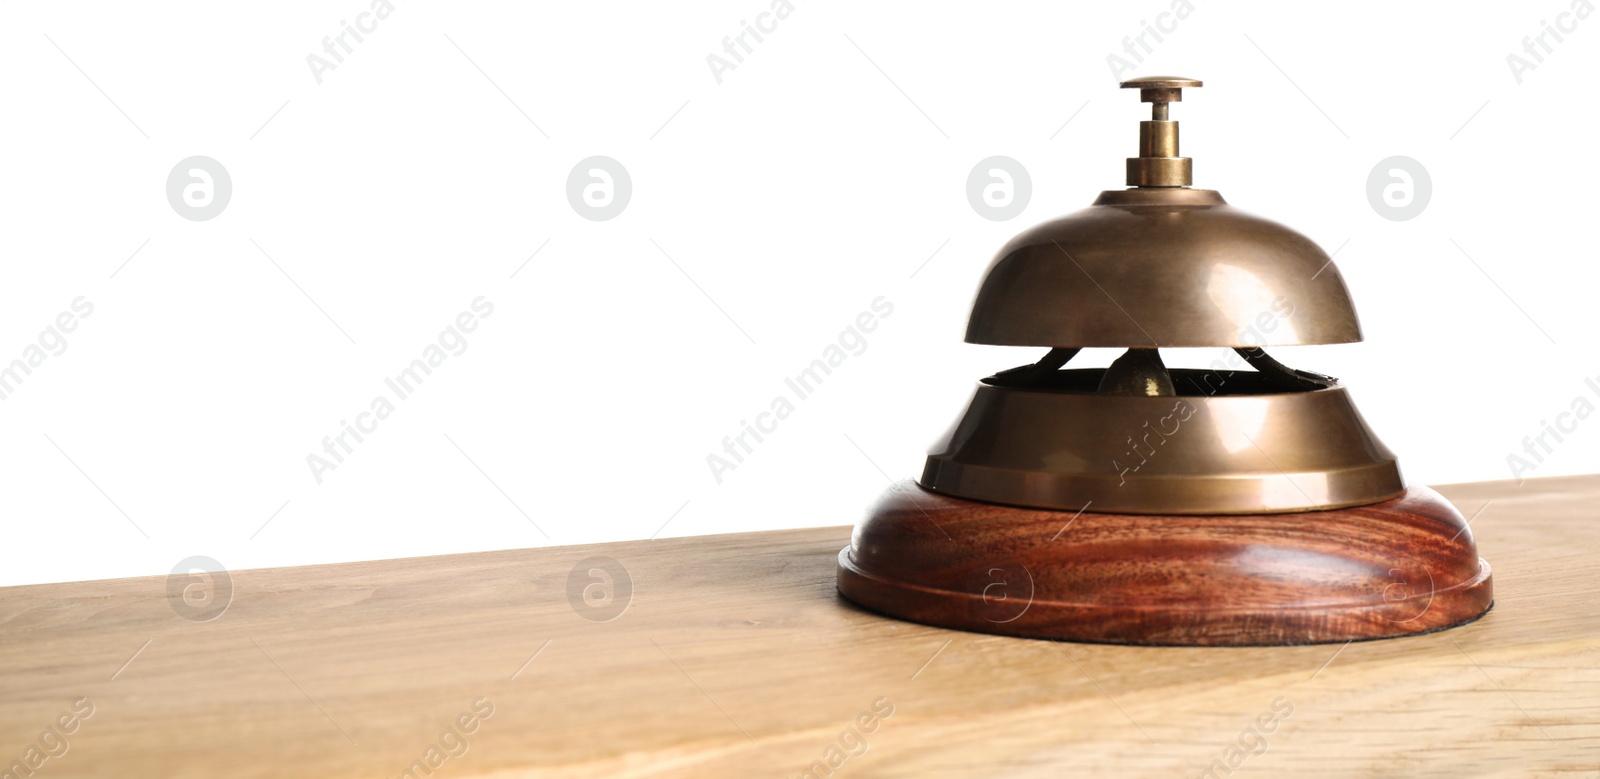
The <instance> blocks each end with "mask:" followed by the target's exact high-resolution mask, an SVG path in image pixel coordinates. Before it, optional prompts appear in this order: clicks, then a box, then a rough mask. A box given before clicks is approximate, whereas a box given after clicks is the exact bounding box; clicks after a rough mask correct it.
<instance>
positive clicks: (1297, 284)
mask: <svg viewBox="0 0 1600 779" xmlns="http://www.w3.org/2000/svg"><path fill="white" fill-rule="evenodd" d="M966 340H967V342H968V343H976V344H997V345H1007V346H1046V347H1124V348H1156V347H1188V346H1224V347H1261V346H1290V345H1302V344H1339V343H1352V342H1355V341H1360V340H1361V325H1360V323H1359V321H1358V320H1357V318H1356V311H1355V306H1354V304H1353V303H1352V302H1351V298H1350V292H1349V290H1348V289H1346V287H1345V284H1344V279H1343V278H1341V277H1340V275H1339V270H1338V268H1336V267H1334V265H1333V264H1332V260H1331V259H1329V257H1328V255H1327V253H1326V252H1324V251H1323V250H1322V249H1321V248H1319V247H1318V246H1317V245H1316V244H1315V243H1314V242H1312V241H1311V240H1310V239H1309V238H1306V237H1305V236H1303V235H1301V234H1299V233H1297V232H1295V231H1294V230H1291V229H1289V228H1287V227H1284V226H1283V225H1280V224H1278V223H1277V222H1273V221H1270V220H1267V219H1262V218H1260V217H1256V216H1252V215H1250V214H1248V213H1245V212H1244V211H1240V210H1239V209H1236V208H1234V207H1233V206H1230V205H1228V203H1227V202H1226V201H1224V200H1223V199H1222V196H1221V195H1220V194H1218V193H1217V192H1215V191H1213V190H1204V189H1188V188H1179V187H1157V188H1141V189H1128V190H1114V191H1108V192H1103V193H1101V194H1100V197H1099V198H1097V199H1096V200H1095V202H1094V204H1093V205H1091V206H1089V207H1088V208H1085V209H1082V210H1080V211H1078V212H1076V213H1073V214H1069V215H1067V216H1065V217H1062V218H1059V219H1056V220H1053V221H1050V222H1046V223H1044V224H1041V225H1039V226H1037V227H1034V228H1032V229H1030V230H1028V231H1026V232H1024V233H1022V234H1021V235H1018V236H1017V237H1016V238H1014V239H1012V240H1011V242H1010V243H1008V244H1006V246H1005V247H1004V248H1002V249H1001V250H1000V253H999V255H998V256H997V257H996V259H995V261H994V262H993V263H992V264H991V265H990V266H989V270H988V273H987V275H986V276H985V278H984V280H983V284H982V286H981V287H980V288H979V289H978V295H977V299H976V300H975V301H974V303H973V306H972V317H971V319H970V320H969V321H968V324H967V335H966Z"/></svg>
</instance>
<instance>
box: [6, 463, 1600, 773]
mask: <svg viewBox="0 0 1600 779" xmlns="http://www.w3.org/2000/svg"><path fill="white" fill-rule="evenodd" d="M1440 491H1441V492H1442V493H1443V494H1444V495H1445V496H1446V497H1447V498H1449V499H1450V500H1452V501H1453V502H1454V503H1455V505H1456V506H1457V507H1459V508H1460V509H1461V511H1462V513H1463V514H1464V515H1465V516H1467V517H1469V518H1471V519H1472V529H1473V531H1474V532H1475V533H1476V534H1477V537H1478V543H1479V546H1480V549H1481V550H1482V552H1483V554H1484V556H1485V557H1487V558H1489V559H1491V560H1492V561H1493V562H1494V566H1495V582H1496V606H1495V608H1494V610H1493V611H1491V612H1490V613H1489V614H1488V615H1487V616H1486V617H1484V618H1483V619H1482V620H1479V621H1478V622H1475V623H1472V624H1470V625H1467V626H1465V627H1462V628H1460V629H1457V630H1451V631H1445V632H1442V633H1434V634H1429V635H1424V636H1417V637H1411V638H1400V639H1393V640H1387V641H1376V642H1357V643H1351V644H1347V645H1316V646H1297V647H1280V648H1267V647H1250V648H1151V647H1120V646H1104V645H1084V644H1069V643H1057V642H1051V641H1041V640H1030V639H1019V638H1004V637H998V636H990V635H982V634H975V633H963V632H955V631H949V630H941V629H937V628H931V627H925V626H921V625H915V624H911V623H906V622H900V621H896V620H892V619H887V618H883V617H879V616H876V615H873V614H870V613H867V612H865V611H862V610H859V609H856V608H855V607H853V606H851V605H849V604H848V603H846V602H844V601H842V600H841V599H840V598H839V596H838V594H837V593H836V591H835V585H834V566H835V560H836V558H837V555H838V552H839V550H840V548H841V547H843V546H844V544H845V543H846V541H847V538H848V528H846V527H830V528H819V529H810V530H795V531H780V532H768V533H751V534H740V535H728V536H717V537H704V538H686V539H672V540H660V541H650V542H629V543H619V544H608V545H596V546H584V547H559V548H549V549H534V550H517V551H506V552H493V553H485V554H472V555H455V556H448V557H434V558H417V559H407V560H393V561H384V562H372V563H355V564H344V565H327V566H315V567H307V568H282V569H266V570H252V571H236V572H233V573H232V575H231V589H232V596H231V603H230V605H229V607H228V609H227V610H226V612H225V613H223V614H222V615H221V616H218V617H217V618H215V619H212V620H210V621H207V622H195V621H191V620H189V619H186V618H184V617H183V616H181V615H180V613H179V612H180V611H182V609H181V608H175V606H181V604H182V603H183V600H182V593H181V592H179V591H177V590H170V591H169V586H168V582H167V581H166V577H149V578H140V579H125V580H117V581H99V582H80V583H72V584H59V585H42V586H30V587H13V588H5V589H0V775H4V773H5V772H6V771H10V772H12V773H13V774H15V775H17V776H30V774H29V773H28V772H29V771H31V776H30V779H32V777H41V778H43V779H52V778H54V777H71V776H119V777H202V776H203V777H215V776H227V777H253V776H296V777H324V776H326V777H335V776H369V777H394V776H402V775H406V772H407V771H408V770H410V771H412V772H413V773H412V775H415V776H432V777H521V776H553V777H601V776H605V777H612V776H616V777H635V776H682V777H719V776H729V777H750V776H773V777H796V776H802V775H813V776H829V775H830V774H829V773H828V771H831V776H832V777H872V776H888V777H957V776H1026V777H1059V776H1118V777H1123V776H1201V775H1207V776H1230V775H1231V776H1286V775H1293V776H1405V777H1416V776H1449V777H1459V776H1506V777H1527V776H1540V777H1543V776H1567V777H1594V776H1597V775H1600V597H1597V596H1600V564H1597V562H1596V559H1595V558H1596V555H1595V552H1596V547H1597V545H1600V544H1597V540H1596V539H1597V537H1600V535H1597V534H1600V528H1597V527H1596V519H1597V514H1600V509H1597V508H1596V507H1597V506H1600V477H1578V478H1561V479H1544V480H1529V481H1528V482H1527V483H1526V484H1524V485H1522V486H1520V487H1519V486H1517V485H1515V484H1511V483H1504V482H1502V483H1491V484H1476V485H1457V486H1450V487H1444V488H1440ZM863 508H865V507H863ZM852 519H853V518H852ZM13 552H14V553H16V550H13ZM608 569H609V570H610V573H604V572H605V571H607V570H608ZM574 570H576V571H577V573H576V575H574V574H573V571H574ZM591 571H593V572H595V573H593V575H591ZM180 584H181V583H180ZM191 584H194V583H193V582H191ZM219 585H220V582H219V581H214V582H212V583H211V585H210V586H211V587H213V588H214V590H213V591H214V592H218V593H220V592H221V590H222V588H221V587H220V586H219ZM586 587H587V588H588V593H587V595H588V597H589V598H590V600H588V601H585V600H584V597H585V592H584V590H585V588H586ZM630 590H631V594H629V592H628V591H630ZM192 594H193V593H191V595H192ZM608 594H609V596H610V597H611V600H610V601H609V602H607V601H606V596H607V595H608ZM574 604H576V605H574ZM619 604H626V609H625V610H621V613H620V614H617V613H616V612H617V611H618V609H619ZM590 617H593V618H596V619H603V618H606V617H613V618H611V619H610V620H609V621H596V619H590ZM30 750H31V751H30ZM1230 762H1231V763H1232V764H1233V765H1234V766H1236V767H1235V768H1233V769H1232V770H1231V773H1230V772H1229V770H1228V765H1229V763H1230ZM429 763H432V764H433V765H432V766H430V765H429ZM1208 770H1211V773H1209V774H1207V773H1206V772H1207V771H1208ZM428 771H431V774H429V773H427V772H428ZM808 771H810V772H811V773H810V774H807V772H808Z"/></svg>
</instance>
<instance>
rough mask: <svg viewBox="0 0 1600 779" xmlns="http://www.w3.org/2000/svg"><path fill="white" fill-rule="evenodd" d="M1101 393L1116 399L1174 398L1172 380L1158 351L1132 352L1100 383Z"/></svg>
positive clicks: (1109, 370) (1127, 352)
mask: <svg viewBox="0 0 1600 779" xmlns="http://www.w3.org/2000/svg"><path fill="white" fill-rule="evenodd" d="M1099 391H1100V392H1102V393H1108V394H1113V395H1146V396H1156V395H1173V394H1176V392H1175V391H1174V390H1173V389H1172V376H1171V375H1169V374H1168V373H1167V366H1166V365H1164V364H1162V362H1161V352H1159V351H1157V350H1155V349H1129V350H1128V351H1126V352H1124V353H1123V355H1122V356H1121V357H1118V358H1117V359H1116V362H1113V363H1111V367H1109V368H1106V375H1105V376H1103V377H1101V379H1100V388H1099Z"/></svg>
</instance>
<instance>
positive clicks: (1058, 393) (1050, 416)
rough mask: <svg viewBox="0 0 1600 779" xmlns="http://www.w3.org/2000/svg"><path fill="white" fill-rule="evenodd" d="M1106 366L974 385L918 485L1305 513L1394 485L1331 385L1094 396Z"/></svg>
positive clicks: (1391, 470) (1129, 504) (952, 491)
mask: <svg viewBox="0 0 1600 779" xmlns="http://www.w3.org/2000/svg"><path fill="white" fill-rule="evenodd" d="M1104 374H1105V371H1103V370H1072V371H1049V372H1045V373H1036V372H1028V371H1021V372H1010V373H1007V374H1000V375H998V376H992V377H990V378H988V379H985V380H984V381H982V382H980V383H979V385H978V389H977V392H976V393H975V394H974V396H973V398H972V402H971V404H970V405H969V406H968V408H967V411H966V414H965V415H963V416H962V418H961V420H960V421H959V422H957V423H956V425H955V426H954V427H953V428H952V429H951V430H950V432H948V433H946V434H945V436H944V438H943V439H941V440H940V442H939V443H937V444H935V445H934V447H933V451H932V453H930V454H929V455H928V460H927V466H926V467H925V469H924V470H923V472H922V478H921V479H920V483H921V485H922V486H923V487H925V488H926V489H928V490H931V491H933V492H937V493H943V494H946V495H952V496H957V497H962V498H967V499H969V500H981V501H988V502H992V503H1004V504H1009V505H1013V506H1027V507H1031V508H1044V509H1058V510H1066V511H1077V510H1079V509H1086V510H1088V511H1096V512H1115V513H1124V514H1270V513H1281V512H1292V511H1311V510H1316V509H1329V508H1339V507H1344V506H1356V505H1361V504H1366V503H1376V502H1379V501H1383V500H1388V499H1390V498H1393V497H1395V496H1397V495H1399V494H1400V493H1401V492H1403V491H1404V490H1405V483H1404V482H1403V481H1402V480H1401V478H1400V469H1399V467H1398V465H1397V464H1396V461H1395V456H1394V454H1393V453H1392V452H1390V451H1389V449H1388V448H1387V447H1385V446H1384V445H1383V443H1382V442H1380V441H1379V440H1378V438H1377V436H1375V435H1373V433H1372V430H1371V429H1370V428H1368V427H1367V424H1366V422H1365V421H1364V420H1363V419H1362V418H1361V414H1360V412H1358V411H1357V410H1356V407H1355V405H1354V404H1353V403H1352V402H1351V401H1350V395H1349V392H1348V391H1346V390H1345V388H1344V387H1342V386H1339V385H1338V384H1334V383H1330V384H1329V385H1328V386H1324V387H1321V388H1318V389H1313V390H1304V391H1296V390H1289V391H1285V390H1282V389H1280V388H1277V387H1274V386H1272V384H1271V383H1270V381H1269V379H1268V378H1267V377H1266V376H1265V375H1264V374H1260V373H1256V372H1253V371H1231V370H1218V371H1212V370H1173V371H1170V374H1171V382H1172V386H1173V387H1174V388H1175V390H1176V394H1163V395H1130V394H1106V393H1102V392H1100V391H1098V389H1097V387H1098V386H1099V385H1100V384H1101V379H1102V377H1103V376H1104ZM1019 376H1023V377H1028V378H1026V379H1024V378H1018V377H1019Z"/></svg>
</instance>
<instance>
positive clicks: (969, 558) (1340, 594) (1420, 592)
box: [838, 481, 1494, 646]
mask: <svg viewBox="0 0 1600 779" xmlns="http://www.w3.org/2000/svg"><path fill="white" fill-rule="evenodd" d="M838 574H839V577H838V584H839V592H840V593H841V594H843V595H844V596H845V597H846V598H848V599H850V600H852V601H854V602H856V603H858V604H860V605H862V606H865V607H866V608H868V609H871V610H873V611H877V612H881V613H883V614H888V615H890V616H895V617H900V618H902V619H907V620H911V621H913V622H921V623H924V624H928V625H935V626H939V627H947V628H955V629H960V630H971V631H977V632H981V633H997V634H1002V635H1012V636H1027V637H1034V638H1052V639H1063V640H1070V641H1086V642H1096V643H1114V644H1149V645H1173V646H1259V645H1286V644H1314V643H1330V642H1345V641H1351V640H1364V639H1376V638H1391V637H1396V636H1406V635H1415V634H1418V633H1428V632H1432V631H1435V630H1442V629H1444V628H1449V627H1454V626H1456V625H1460V624H1463V623H1466V622H1471V621H1472V620H1475V619H1477V618H1478V617H1480V616H1482V615H1483V614H1484V613H1485V612H1487V611H1488V610H1489V607H1490V606H1491V605H1493V601H1494V586H1493V582H1492V580H1491V577H1490V572H1489V564H1488V563H1487V562H1485V561H1483V560H1481V559H1479V557H1478V552H1477V545H1476V544H1475V543H1474V541H1473V539H1472V531H1471V530H1470V529H1468V528H1467V524H1466V522H1465V521H1464V520H1463V519H1462V517H1461V514H1460V513H1459V512H1457V511H1456V510H1455V508H1454V507H1452V506H1451V505H1450V504H1449V503H1448V502H1446V501H1445V500H1444V499H1443V498H1441V497H1439V495H1438V493H1435V492H1434V491H1433V490H1430V489H1428V488H1426V487H1411V488H1408V489H1407V490H1406V491H1405V493H1403V494H1402V495H1401V496H1400V497H1398V498H1394V499H1392V500H1387V501H1384V502H1382V503H1375V504H1371V505H1367V506H1356V507H1352V508H1345V509H1338V510H1331V511H1312V512H1303V513H1294V514H1257V515H1208V516H1151V515H1128V514H1094V513H1089V512H1082V513H1079V514H1076V515H1074V514H1073V513H1071V512H1060V511H1043V510H1037V509H1026V508H1016V507H1012V506H1000V505H994V504H989V503H977V502H974V501H968V500H961V499H958V498H951V497H947V496H944V495H939V494H935V493H932V492H929V491H927V490H924V489H922V488H921V487H920V486H918V485H917V484H916V483H914V482H911V481H905V482H901V483H899V484H896V485H894V486H892V487H890V488H889V490H888V491H887V492H885V493H884V495H883V496H882V497H881V498H879V500H878V503H877V505H876V506H874V507H873V509H872V511H871V512H870V514H869V515H868V516H867V518H866V519H865V520H863V521H862V522H861V524H860V525H858V526H857V527H856V529H855V533H854V535H853V537H852V539H851V545H850V546H849V547H846V548H845V549H844V550H843V551H841V552H840V553H839V569H838Z"/></svg>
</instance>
